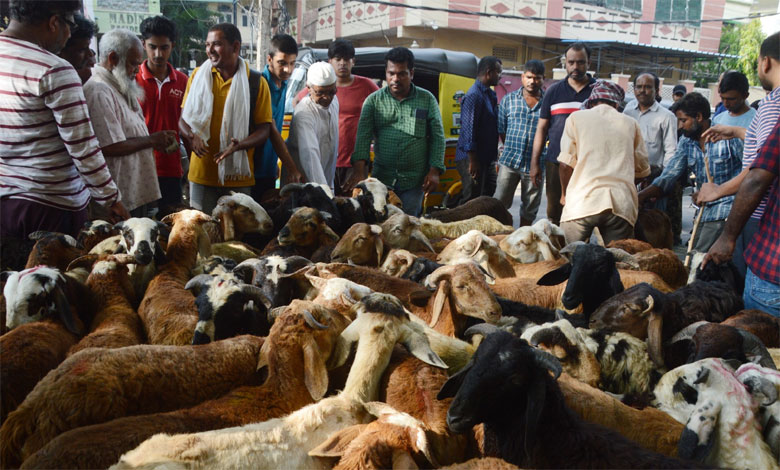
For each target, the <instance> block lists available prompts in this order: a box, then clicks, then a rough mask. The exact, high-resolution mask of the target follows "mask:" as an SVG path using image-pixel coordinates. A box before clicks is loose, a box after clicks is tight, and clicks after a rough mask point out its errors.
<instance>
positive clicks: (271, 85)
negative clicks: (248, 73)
mask: <svg viewBox="0 0 780 470" xmlns="http://www.w3.org/2000/svg"><path fill="white" fill-rule="evenodd" d="M263 76H264V77H265V81H267V82H268V87H269V88H270V89H271V91H279V90H281V89H283V88H284V87H286V86H287V80H282V86H281V87H278V86H276V80H275V79H274V77H273V75H271V70H270V69H269V68H268V64H265V67H263Z"/></svg>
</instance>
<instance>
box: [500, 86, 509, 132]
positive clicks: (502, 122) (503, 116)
mask: <svg viewBox="0 0 780 470" xmlns="http://www.w3.org/2000/svg"><path fill="white" fill-rule="evenodd" d="M508 97H509V95H506V96H504V98H503V99H502V100H501V102H500V103H499V104H498V136H499V138H500V139H501V142H506V125H507V115H506V114H507V109H506V108H507V105H508V104H509V103H508V102H507V98H508Z"/></svg>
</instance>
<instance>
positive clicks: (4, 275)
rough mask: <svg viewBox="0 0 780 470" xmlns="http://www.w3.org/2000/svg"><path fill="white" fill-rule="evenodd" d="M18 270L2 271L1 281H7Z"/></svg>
mask: <svg viewBox="0 0 780 470" xmlns="http://www.w3.org/2000/svg"><path fill="white" fill-rule="evenodd" d="M15 272H16V271H3V272H0V282H5V281H7V280H8V278H9V277H11V274H13V273H15Z"/></svg>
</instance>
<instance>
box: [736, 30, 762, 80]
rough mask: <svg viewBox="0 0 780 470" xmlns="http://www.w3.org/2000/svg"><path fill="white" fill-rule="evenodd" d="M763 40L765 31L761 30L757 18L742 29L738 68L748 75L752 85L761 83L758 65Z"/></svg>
mask: <svg viewBox="0 0 780 470" xmlns="http://www.w3.org/2000/svg"><path fill="white" fill-rule="evenodd" d="M763 41H764V33H762V32H761V22H760V21H759V20H757V19H756V20H753V21H751V22H750V23H748V24H747V25H745V27H744V28H743V29H742V31H740V34H739V59H738V61H737V62H738V63H739V69H738V70H740V71H741V72H742V73H744V74H745V75H746V76H747V78H748V80H749V81H750V84H751V85H759V81H758V70H757V68H756V65H757V63H758V52H759V50H760V49H761V43H762V42H763Z"/></svg>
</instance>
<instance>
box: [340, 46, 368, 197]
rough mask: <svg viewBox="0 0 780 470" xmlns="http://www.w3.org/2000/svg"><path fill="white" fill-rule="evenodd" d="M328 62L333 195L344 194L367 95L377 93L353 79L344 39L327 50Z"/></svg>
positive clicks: (365, 81)
mask: <svg viewBox="0 0 780 470" xmlns="http://www.w3.org/2000/svg"><path fill="white" fill-rule="evenodd" d="M328 62H330V65H331V66H332V67H333V69H334V70H335V71H336V98H338V102H339V155H338V161H337V162H336V177H335V181H334V184H335V186H336V195H340V196H348V195H349V194H347V193H346V192H345V191H344V186H345V185H346V183H347V181H348V180H349V177H350V175H351V173H352V163H351V161H350V158H351V157H352V152H353V151H354V150H355V137H356V135H357V128H358V120H359V119H360V111H361V110H362V109H363V103H364V102H365V101H366V98H368V95H370V94H371V93H373V92H375V91H377V90H378V89H379V87H378V86H376V83H374V81H373V80H371V79H369V78H366V77H361V76H360V75H354V74H353V73H352V67H354V66H355V47H354V46H352V43H351V42H349V41H348V40H347V39H336V40H335V41H333V42H332V43H330V46H328Z"/></svg>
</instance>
